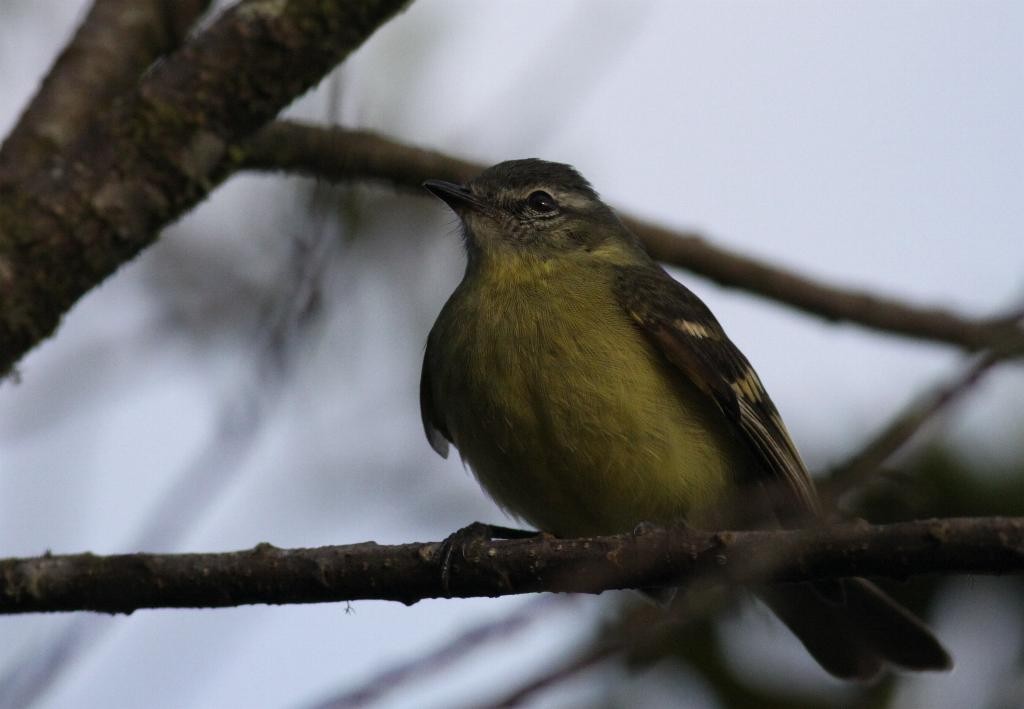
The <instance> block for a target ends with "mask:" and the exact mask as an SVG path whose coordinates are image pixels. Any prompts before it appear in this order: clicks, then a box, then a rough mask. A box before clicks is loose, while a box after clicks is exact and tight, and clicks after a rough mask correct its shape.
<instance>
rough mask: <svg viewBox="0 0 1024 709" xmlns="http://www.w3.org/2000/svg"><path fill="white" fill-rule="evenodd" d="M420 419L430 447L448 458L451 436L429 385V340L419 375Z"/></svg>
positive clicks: (432, 389) (428, 340)
mask: <svg viewBox="0 0 1024 709" xmlns="http://www.w3.org/2000/svg"><path fill="white" fill-rule="evenodd" d="M420 417H421V418H422V419H423V431H424V432H425V433H426V434H427V440H428V441H430V447H431V448H433V449H434V450H435V451H437V454H438V455H440V456H441V457H442V458H447V457H448V443H449V442H450V441H451V440H452V437H451V434H450V433H448V429H447V428H446V427H445V425H444V417H443V416H441V415H440V412H439V411H438V409H437V406H436V405H435V402H434V388H433V386H432V385H431V383H430V339H429V338H428V339H427V349H426V351H425V352H424V353H423V371H422V372H421V373H420Z"/></svg>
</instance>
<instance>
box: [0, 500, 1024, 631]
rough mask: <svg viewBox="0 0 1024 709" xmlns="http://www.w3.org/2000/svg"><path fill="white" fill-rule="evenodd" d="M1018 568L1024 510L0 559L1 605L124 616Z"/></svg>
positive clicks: (1023, 558) (1023, 566)
mask: <svg viewBox="0 0 1024 709" xmlns="http://www.w3.org/2000/svg"><path fill="white" fill-rule="evenodd" d="M460 538H461V537H460ZM453 548H454V549H455V550H456V552H457V553H454V554H451V555H450V556H446V554H445V553H444V549H453ZM446 558H447V559H448V561H447V562H446V561H445V559H446ZM1022 571H1024V518H1021V517H989V518H959V519H937V520H927V521H918V522H904V523H899V524H891V525H878V526H870V525H845V526H834V527H822V528H809V529H800V530H773V531H743V532H701V531H696V530H690V529H684V528H674V529H656V530H651V531H649V532H645V533H644V534H642V535H633V534H622V535H615V536H608V537H594V538H589V539H556V538H554V537H550V536H547V535H539V536H537V537H533V538H529V539H521V540H508V541H493V540H487V539H479V538H473V539H468V540H467V541H465V542H464V543H461V544H456V545H454V546H453V545H452V544H451V543H440V542H431V543H413V544H401V545H395V546H381V545H378V544H375V543H373V542H365V543H362V544H352V545H346V546H333V547H320V548H317V549H293V550H284V549H277V548H275V547H272V546H270V545H269V544H261V545H259V546H257V547H256V548H255V549H252V550H249V551H238V552H225V553H209V554H125V555H117V556H95V555H92V554H77V555H68V556H43V557H39V558H32V559H6V560H2V561H0V613H27V612H39V611H69V610H94V611H102V612H107V613H129V612H132V611H134V610H137V609H139V608H161V607H172V608H197V607H224V606H236V605H243V604H250V603H275V604H277V603H320V602H328V601H352V600H367V599H378V600H394V601H400V602H402V603H415V602H417V601H419V600H422V599H425V598H439V597H456V598H467V597H475V596H502V595H512V594H519V593H532V592H538V591H575V592H582V593H597V592H600V591H603V590H607V589H621V588H658V587H664V586H677V585H679V584H680V583H681V582H682V580H683V579H685V578H690V577H694V576H695V575H700V577H708V576H710V577H712V578H722V579H724V580H728V581H731V582H735V583H751V582H755V581H756V582H763V581H802V580H808V579H817V578H830V577H840V576H877V577H890V578H905V577H906V576H909V575H913V574H925V573H944V574H955V573H971V574H1006V573H1020V572H1022ZM442 572H444V573H442Z"/></svg>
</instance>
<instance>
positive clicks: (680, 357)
mask: <svg viewBox="0 0 1024 709" xmlns="http://www.w3.org/2000/svg"><path fill="white" fill-rule="evenodd" d="M615 290H616V297H617V299H618V302H619V304H620V305H621V307H622V308H623V310H625V312H626V313H627V314H628V315H629V317H630V318H631V319H632V320H633V322H634V323H635V324H636V325H637V327H638V328H639V329H640V330H641V331H642V332H643V333H644V335H645V336H646V337H647V338H648V340H649V341H650V342H651V343H652V344H653V345H654V347H655V349H657V350H658V351H659V352H660V353H661V354H662V355H664V357H665V359H667V360H668V362H669V363H670V364H671V365H672V366H673V367H674V368H675V369H676V370H677V371H679V372H680V373H682V374H683V375H684V376H686V377H687V379H689V380H690V381H691V382H692V383H693V384H695V385H696V386H697V388H698V389H700V390H701V391H703V392H704V393H705V394H706V395H707V396H708V397H709V398H710V399H711V400H712V401H713V402H714V403H715V404H716V405H717V406H718V408H719V410H720V411H721V412H722V415H723V416H725V418H726V419H727V420H728V422H729V424H730V426H731V428H732V429H733V431H734V432H735V433H736V434H737V436H738V437H739V438H740V439H741V440H742V441H743V443H744V444H745V445H746V446H747V447H748V448H749V449H750V450H751V451H752V452H753V453H754V456H755V458H756V459H757V460H758V461H760V462H761V463H762V465H763V470H762V471H758V472H759V473H761V475H762V477H761V478H759V479H760V480H761V481H762V482H764V483H766V486H768V487H772V488H777V489H779V490H781V491H782V493H783V495H782V500H781V502H782V503H783V504H782V506H784V507H788V508H789V509H788V511H786V513H785V514H784V516H786V517H788V516H790V515H792V514H793V513H799V514H806V513H807V512H810V513H812V514H817V513H818V511H819V504H818V497H817V493H816V492H815V489H814V484H813V482H812V481H811V478H810V476H809V475H808V473H807V469H806V468H805V467H804V464H803V461H802V460H801V459H800V454H799V453H797V450H796V446H794V445H793V441H792V440H791V439H790V437H789V433H788V432H787V431H786V427H785V425H784V424H783V423H782V418H781V417H780V416H779V412H778V410H777V409H776V408H775V405H774V404H773V403H772V401H771V399H769V398H768V394H767V392H765V390H764V387H763V386H762V385H761V380H760V379H759V378H758V376H757V373H756V372H754V369H753V367H751V366H750V363H749V362H748V361H747V358H746V357H744V356H743V353H742V352H740V351H739V349H738V348H737V347H736V345H734V344H733V343H732V342H731V341H730V340H729V338H728V337H727V336H726V334H725V331H724V330H722V327H721V325H719V324H718V321H717V320H716V319H715V316H714V315H712V314H711V311H710V310H708V308H707V306H706V305H704V303H703V302H701V300H700V299H699V298H698V297H697V296H696V295H694V294H693V293H692V292H690V290H689V289H688V288H686V287H685V286H683V285H682V284H681V283H679V282H677V281H675V280H674V279H672V277H671V276H669V275H668V274H667V273H665V271H664V270H662V269H661V268H660V267H659V266H657V265H655V264H651V265H648V266H623V267H620V268H619V269H618V273H617V274H616V284H615ZM779 511H780V512H782V511H783V510H779Z"/></svg>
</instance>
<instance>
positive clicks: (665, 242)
mask: <svg viewBox="0 0 1024 709" xmlns="http://www.w3.org/2000/svg"><path fill="white" fill-rule="evenodd" d="M242 155H243V157H242V161H241V165H240V167H242V168H247V169H252V170H264V171H288V172H297V173H300V174H304V175H308V176H311V177H317V178H323V179H327V180H333V181H345V180H381V181H384V182H386V183H388V184H391V185H394V186H396V187H400V188H403V189H410V190H417V191H419V190H420V184H421V183H422V182H423V180H425V179H427V178H439V179H444V180H451V181H455V182H464V181H466V180H468V179H469V178H471V177H473V176H474V175H476V174H478V173H479V172H480V171H481V170H483V169H484V167H485V166H484V165H480V164H475V163H472V162H467V161H464V160H459V159H457V158H453V157H450V156H448V155H445V154H443V153H439V152H436V151H431V150H423V149H420V148H414V147H411V146H408V145H405V144H403V143H399V142H397V141H394V140H390V139H388V138H384V137H382V136H379V135H376V134H374V133H369V132H366V131H351V130H345V129H342V128H328V127H320V126H314V125H309V124H303V123H298V122H294V121H276V122H274V123H270V124H268V125H266V126H264V128H263V129H261V130H260V131H259V132H257V133H256V134H255V135H254V136H253V137H252V139H251V140H250V141H249V142H248V143H246V144H245V146H244V148H243V150H242ZM622 221H623V222H624V223H625V224H626V225H627V226H628V227H629V228H630V229H632V230H633V231H634V232H635V233H636V234H637V235H638V236H639V237H640V238H641V240H642V241H643V242H644V244H645V245H646V247H647V249H648V251H649V252H650V253H651V255H652V256H654V257H655V258H657V259H659V260H661V261H664V262H665V263H668V264H671V265H673V266H679V267H681V268H685V269H688V270H690V271H693V272H694V273H697V274H699V275H702V276H704V277H706V278H709V279H711V280H713V281H715V282H717V283H720V284H722V285H724V286H729V287H733V288H739V289H741V290H746V291H749V292H751V293H756V294H757V295H760V296H763V297H766V298H770V299H772V300H776V301H779V302H782V303H785V304H787V305H790V306H793V307H795V308H798V309H800V310H803V311H805V312H807V313H811V314H812V315H817V316H819V317H822V318H824V319H826V320H830V321H843V320H845V321H849V322H853V323H857V324H859V325H863V326H865V327H870V328H874V329H877V330H883V331H886V332H891V333H895V334H898V335H903V336H906V337H913V338H918V339H924V340H932V341H935V342H942V343H946V344H952V345H956V346H958V347H961V348H963V349H966V350H969V351H974V350H981V349H985V348H990V347H992V348H1003V349H1007V348H1008V350H1010V351H1012V352H1016V353H1019V352H1022V351H1024V330H1022V329H1021V327H1020V326H1019V324H1018V323H1017V320H1018V319H1019V317H1018V316H1017V314H1014V316H1010V317H1001V318H990V319H973V318H970V317H967V316H964V315H959V314H957V313H954V312H951V311H948V310H944V309H941V308H930V307H923V306H915V305H909V304H906V303H902V302H900V301H898V300H895V299H892V298H888V297H884V296H880V295H875V294H871V293H867V292H864V291H858V290H854V289H848V288H840V287H837V286H832V285H829V284H826V283H823V282H821V281H816V280H814V279H811V278H809V277H807V276H803V275H801V274H798V273H795V272H793V271H790V270H786V269H784V268H781V267H779V266H774V265H772V264H769V263H766V262H764V261H759V260H757V259H754V258H751V257H749V256H744V255H742V254H739V253H737V252H735V251H731V250H729V249H726V248H723V247H721V246H715V245H713V244H711V243H709V242H708V241H706V240H705V239H704V238H702V237H701V236H699V235H698V234H694V233H690V232H681V231H675V230H671V229H667V228H665V227H662V226H658V225H656V224H653V223H651V222H648V221H644V220H642V219H638V218H635V217H630V216H627V215H623V217H622Z"/></svg>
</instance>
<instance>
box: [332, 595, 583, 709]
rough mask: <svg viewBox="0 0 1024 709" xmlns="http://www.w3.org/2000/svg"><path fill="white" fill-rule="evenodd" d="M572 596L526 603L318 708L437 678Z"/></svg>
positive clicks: (346, 707) (351, 703) (350, 708)
mask: <svg viewBox="0 0 1024 709" xmlns="http://www.w3.org/2000/svg"><path fill="white" fill-rule="evenodd" d="M572 598H574V597H573V596H540V597H538V598H534V599H532V600H530V601H529V602H527V603H524V604H523V605H522V606H521V607H520V608H518V609H517V610H516V611H514V612H513V613H510V614H508V615H505V616H502V617H501V618H498V619H497V620H490V621H487V622H485V623H481V624H479V625H476V626H474V627H472V628H469V629H468V630H465V631H464V632H462V633H459V634H458V635H456V636H455V637H454V638H452V639H451V640H449V641H447V642H445V643H444V644H443V645H441V646H440V647H438V648H435V649H434V650H432V651H430V652H428V653H427V654H424V655H421V656H419V657H416V658H414V659H412V660H409V661H407V662H403V663H401V664H397V665H395V666H393V667H389V668H388V669H386V670H384V671H382V672H379V673H377V674H376V675H374V676H373V677H372V678H370V679H369V680H368V681H366V682H364V683H363V684H361V685H359V686H358V687H355V688H353V689H350V690H348V691H346V692H344V693H343V694H339V695H337V696H334V697H332V698H330V699H325V700H324V701H322V702H318V703H317V704H315V705H314V708H315V709H355V707H363V706H366V705H368V704H370V703H372V702H376V701H379V700H380V699H381V698H382V697H384V696H385V695H386V694H388V693H390V692H393V691H395V690H396V689H399V688H400V687H401V686H402V685H405V684H409V683H411V682H415V681H416V680H418V679H422V678H424V677H428V676H431V675H434V676H437V675H438V674H439V673H441V672H442V671H444V670H445V668H447V667H449V666H450V665H452V664H453V663H455V662H457V661H459V660H461V659H462V658H464V657H466V656H468V655H470V654H471V653H473V652H476V651H478V650H479V649H480V648H481V646H482V645H484V644H486V643H490V642H494V641H496V640H503V641H504V640H508V639H510V638H511V636H513V635H515V634H517V633H520V632H522V631H523V630H525V629H526V628H527V627H529V626H530V625H531V624H532V623H534V622H535V621H537V620H540V619H541V618H543V617H545V614H546V613H547V612H548V611H550V610H551V609H553V608H555V607H557V606H562V605H564V604H565V602H566V601H567V600H571V599H572Z"/></svg>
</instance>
